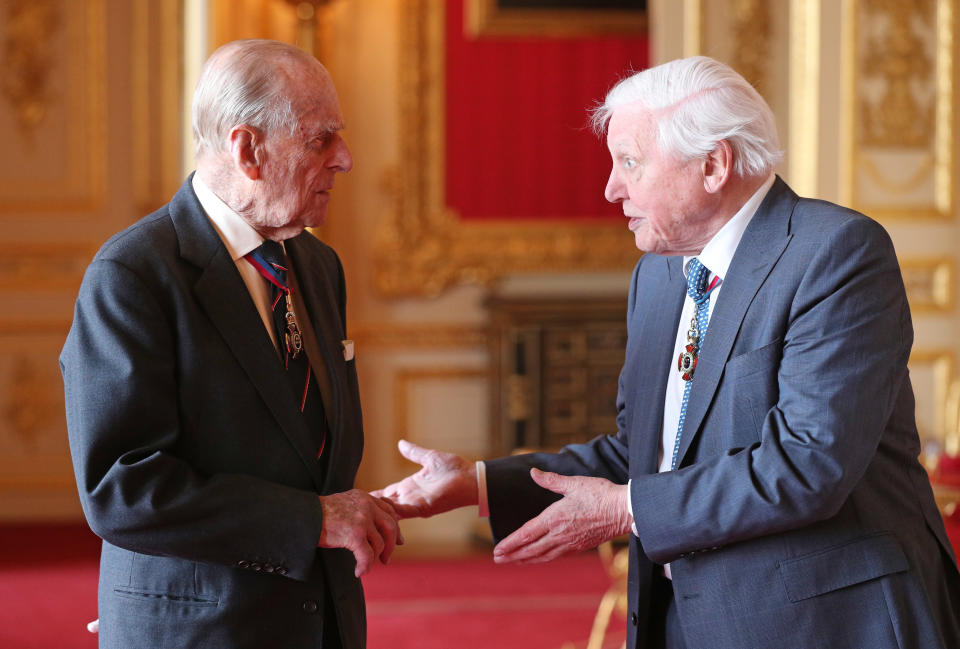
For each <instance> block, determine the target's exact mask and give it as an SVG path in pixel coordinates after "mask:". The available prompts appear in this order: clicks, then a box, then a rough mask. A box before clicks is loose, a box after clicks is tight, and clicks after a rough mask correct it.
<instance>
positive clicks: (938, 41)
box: [791, 0, 960, 220]
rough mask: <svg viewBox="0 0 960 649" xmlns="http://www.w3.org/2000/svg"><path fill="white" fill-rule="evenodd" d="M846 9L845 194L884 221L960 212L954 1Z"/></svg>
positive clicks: (884, 0) (858, 1)
mask: <svg viewBox="0 0 960 649" xmlns="http://www.w3.org/2000/svg"><path fill="white" fill-rule="evenodd" d="M844 7H845V8H846V10H845V11H846V13H847V14H848V15H847V16H846V17H845V18H844V24H846V25H847V28H846V29H845V31H844V36H843V40H844V43H846V45H845V47H844V56H843V60H844V75H843V76H844V87H845V98H844V104H845V106H846V107H845V110H844V115H843V118H842V119H843V123H842V125H841V133H843V134H844V141H843V143H842V144H841V151H842V154H841V159H842V166H843V178H844V181H843V183H842V185H841V191H842V197H841V199H842V202H844V203H846V204H848V205H850V206H852V207H854V208H855V209H858V210H861V211H863V212H865V213H868V214H870V215H871V216H874V217H876V218H880V219H900V218H909V219H911V220H916V219H918V218H933V219H952V218H954V197H955V195H956V188H957V183H956V161H957V139H956V124H957V122H956V114H957V112H956V111H957V102H958V96H957V91H956V74H957V68H956V57H957V53H956V44H957V40H956V33H957V29H958V27H960V25H958V23H957V19H956V7H957V3H956V0H917V1H915V2H900V1H899V0H847V2H846V3H844ZM791 169H792V167H791Z"/></svg>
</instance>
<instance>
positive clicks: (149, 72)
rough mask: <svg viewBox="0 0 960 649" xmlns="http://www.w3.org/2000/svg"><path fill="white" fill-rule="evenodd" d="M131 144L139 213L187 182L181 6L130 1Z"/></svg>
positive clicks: (159, 0)
mask: <svg viewBox="0 0 960 649" xmlns="http://www.w3.org/2000/svg"><path fill="white" fill-rule="evenodd" d="M131 9H132V11H133V18H132V28H131V42H132V43H133V45H132V47H131V55H130V72H131V80H132V84H131V90H132V92H131V95H130V103H131V106H132V112H131V127H132V133H131V138H130V142H131V146H132V152H133V164H134V170H133V190H134V201H135V202H136V209H137V213H138V214H147V213H149V212H151V211H153V210H155V209H157V208H158V207H160V206H161V205H163V204H164V203H166V202H167V201H168V200H170V197H171V196H172V195H173V194H174V192H176V190H177V188H178V187H179V186H180V184H181V183H182V182H183V165H182V163H181V159H180V157H181V150H182V149H181V144H180V141H179V138H180V133H181V132H182V124H181V121H182V119H183V118H184V117H185V116H184V115H181V113H180V112H179V111H175V110H171V107H172V106H180V105H181V104H182V101H183V98H182V94H183V47H182V46H181V42H182V38H183V5H182V3H180V2H163V1H162V0H139V1H138V2H134V3H132V5H131Z"/></svg>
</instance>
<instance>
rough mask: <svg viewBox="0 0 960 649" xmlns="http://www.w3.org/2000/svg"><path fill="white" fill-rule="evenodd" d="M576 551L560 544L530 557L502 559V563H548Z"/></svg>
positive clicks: (521, 564) (525, 564) (526, 564)
mask: <svg viewBox="0 0 960 649" xmlns="http://www.w3.org/2000/svg"><path fill="white" fill-rule="evenodd" d="M575 552H577V550H576V549H575V548H571V547H569V546H567V545H564V544H559V545H556V546H554V547H553V548H552V549H550V550H548V551H546V552H543V553H540V554H537V555H536V556H531V557H530V558H528V559H513V560H511V561H505V560H501V561H500V563H513V564H515V565H518V566H528V565H532V564H535V563H547V562H549V561H554V560H555V559H560V558H563V557H565V556H567V555H568V554H573V553H575Z"/></svg>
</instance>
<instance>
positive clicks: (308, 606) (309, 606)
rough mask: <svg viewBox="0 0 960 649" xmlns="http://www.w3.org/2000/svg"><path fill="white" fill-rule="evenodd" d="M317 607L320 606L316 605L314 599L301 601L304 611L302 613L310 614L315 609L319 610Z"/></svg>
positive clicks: (315, 610) (314, 611)
mask: <svg viewBox="0 0 960 649" xmlns="http://www.w3.org/2000/svg"><path fill="white" fill-rule="evenodd" d="M319 608H320V607H319V606H317V603H316V602H315V601H313V600H312V599H308V600H307V601H305V602H304V603H303V612H304V613H311V614H312V613H316V612H317V610H319Z"/></svg>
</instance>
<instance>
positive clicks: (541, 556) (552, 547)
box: [493, 534, 561, 563]
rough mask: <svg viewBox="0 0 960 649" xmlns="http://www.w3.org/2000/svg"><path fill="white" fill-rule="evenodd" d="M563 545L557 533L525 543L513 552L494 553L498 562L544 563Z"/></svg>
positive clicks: (494, 558)
mask: <svg viewBox="0 0 960 649" xmlns="http://www.w3.org/2000/svg"><path fill="white" fill-rule="evenodd" d="M559 545H561V543H560V542H559V540H558V539H557V538H556V536H555V535H552V534H547V535H545V536H543V537H541V538H540V539H538V540H536V541H534V542H532V543H528V544H526V545H523V546H521V547H519V548H517V549H516V550H514V551H512V552H505V553H502V554H499V555H494V557H493V560H494V561H495V562H496V563H543V562H544V561H549V558H552V556H553V554H554V553H555V552H556V551H557V549H558V546H559Z"/></svg>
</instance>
